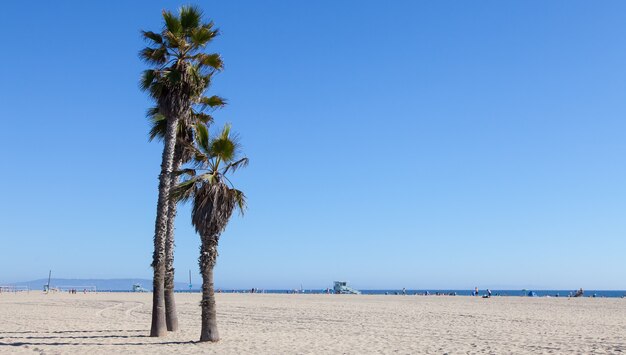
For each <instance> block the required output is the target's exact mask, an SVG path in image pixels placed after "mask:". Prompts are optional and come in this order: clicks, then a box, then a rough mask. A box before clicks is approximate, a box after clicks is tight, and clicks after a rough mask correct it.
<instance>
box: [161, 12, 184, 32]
mask: <svg viewBox="0 0 626 355" xmlns="http://www.w3.org/2000/svg"><path fill="white" fill-rule="evenodd" d="M162 14H163V20H164V21H165V28H166V29H167V30H168V31H169V32H171V33H173V34H175V35H179V34H180V33H181V31H182V29H183V26H182V25H181V23H180V20H179V19H178V17H176V15H174V14H173V13H171V12H170V11H167V10H163V12H162Z"/></svg>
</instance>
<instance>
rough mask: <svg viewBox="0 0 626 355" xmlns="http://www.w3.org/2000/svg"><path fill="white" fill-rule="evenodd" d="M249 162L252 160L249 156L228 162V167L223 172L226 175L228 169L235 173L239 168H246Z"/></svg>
mask: <svg viewBox="0 0 626 355" xmlns="http://www.w3.org/2000/svg"><path fill="white" fill-rule="evenodd" d="M249 162H250V160H249V159H248V158H241V159H239V160H237V161H235V162H232V163H228V164H227V165H226V167H225V168H224V172H223V174H224V175H226V173H228V171H230V172H232V173H234V172H235V171H237V169H239V168H245V167H246V166H248V163H249Z"/></svg>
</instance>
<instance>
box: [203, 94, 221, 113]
mask: <svg viewBox="0 0 626 355" xmlns="http://www.w3.org/2000/svg"><path fill="white" fill-rule="evenodd" d="M226 103H227V102H226V99H224V98H221V97H219V96H217V95H213V96H211V97H206V96H203V97H202V98H200V100H199V104H200V108H201V109H202V110H206V109H207V108H209V107H210V108H213V109H214V108H220V107H224V106H226Z"/></svg>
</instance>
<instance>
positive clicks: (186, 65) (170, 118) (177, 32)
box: [140, 6, 222, 336]
mask: <svg viewBox="0 0 626 355" xmlns="http://www.w3.org/2000/svg"><path fill="white" fill-rule="evenodd" d="M162 15H163V20H164V26H163V30H162V31H161V33H155V32H151V31H143V32H142V35H143V37H144V38H145V39H146V40H147V41H148V42H149V43H150V46H148V47H146V48H144V49H143V50H141V51H140V57H141V58H142V59H143V60H144V61H146V62H147V63H148V64H149V65H152V66H153V68H151V69H148V70H145V71H144V72H143V75H142V78H141V83H140V85H141V89H142V90H144V91H147V92H148V93H149V94H150V96H151V98H152V99H153V100H154V101H155V103H156V105H157V107H158V110H159V113H160V114H161V115H163V117H165V118H166V121H165V136H164V139H163V141H164V144H163V155H162V160H161V173H160V174H159V198H158V202H157V216H156V221H155V232H154V253H153V256H152V267H153V269H154V279H153V299H152V326H151V329H150V336H164V335H165V334H166V333H167V329H166V322H165V294H164V280H165V239H166V234H167V216H168V207H169V201H168V200H169V196H170V190H171V185H172V177H173V174H172V172H173V166H174V153H175V146H176V131H177V127H178V123H179V121H180V120H181V118H183V117H185V116H186V115H188V114H189V111H190V108H191V105H192V102H193V99H194V98H197V97H200V96H201V94H202V92H203V91H204V89H206V87H207V86H208V83H209V82H210V81H211V77H212V76H213V74H214V73H215V72H217V71H219V70H221V69H222V60H221V58H220V56H219V55H218V54H206V53H203V52H202V50H203V49H204V48H205V46H206V45H207V44H208V43H209V42H210V41H211V40H213V38H215V37H216V36H217V35H218V33H219V32H218V30H217V29H214V28H213V23H212V22H208V23H202V22H201V19H202V12H201V11H200V10H199V9H198V8H196V7H191V6H183V7H181V8H180V10H179V13H178V16H176V15H174V14H172V13H171V12H169V11H165V10H163V14H162Z"/></svg>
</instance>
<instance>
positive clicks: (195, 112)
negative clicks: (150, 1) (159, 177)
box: [147, 82, 226, 331]
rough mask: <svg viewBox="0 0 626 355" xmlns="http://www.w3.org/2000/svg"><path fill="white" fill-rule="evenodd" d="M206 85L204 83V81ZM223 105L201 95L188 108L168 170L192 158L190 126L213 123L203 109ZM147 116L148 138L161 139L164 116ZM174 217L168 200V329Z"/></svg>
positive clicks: (172, 305) (152, 112) (173, 323)
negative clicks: (148, 122)
mask: <svg viewBox="0 0 626 355" xmlns="http://www.w3.org/2000/svg"><path fill="white" fill-rule="evenodd" d="M207 84H208V82H207ZM224 105H226V100H224V99H223V98H221V97H219V96H211V97H206V96H203V97H201V98H200V99H198V100H197V102H196V104H195V105H194V106H193V107H192V108H191V112H190V114H189V115H188V116H186V117H184V118H183V119H182V120H181V121H180V122H179V125H178V130H177V134H176V146H175V148H174V163H173V167H172V171H178V170H180V168H181V166H182V165H183V164H185V163H187V162H189V160H190V159H191V158H192V157H191V154H190V152H189V149H187V148H186V147H187V146H188V145H189V144H191V143H193V129H194V127H195V125H197V124H204V125H208V124H210V123H211V122H213V117H212V116H211V115H210V114H209V113H207V109H212V110H214V109H217V108H221V107H223V106H224ZM147 116H148V117H149V118H150V121H151V124H152V127H151V129H150V134H149V140H150V141H152V140H154V139H155V138H156V139H158V140H161V141H162V140H164V137H165V131H166V126H167V119H166V118H165V117H164V116H163V115H162V114H161V113H160V112H159V108H158V107H153V108H151V109H149V110H148V114H147ZM177 184H178V177H177V176H175V177H173V178H172V179H171V184H170V189H173V188H174V187H175V186H176V185H177ZM175 219H176V200H174V199H170V200H169V201H168V211H167V232H166V236H165V280H164V287H165V291H164V292H165V323H166V326H167V330H168V331H176V330H178V315H177V313H176V302H175V301H174V221H175Z"/></svg>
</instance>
